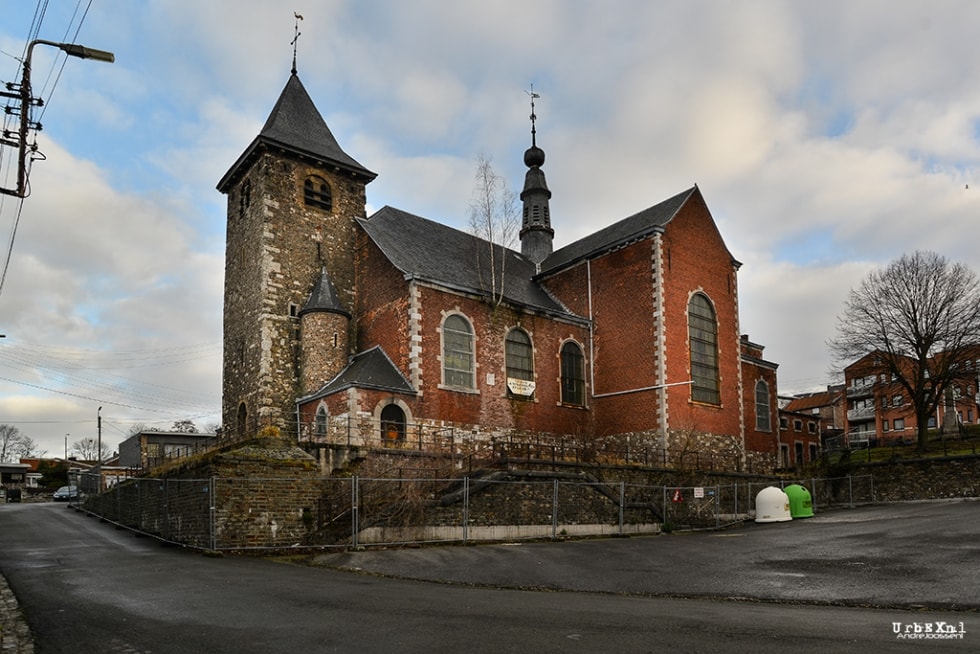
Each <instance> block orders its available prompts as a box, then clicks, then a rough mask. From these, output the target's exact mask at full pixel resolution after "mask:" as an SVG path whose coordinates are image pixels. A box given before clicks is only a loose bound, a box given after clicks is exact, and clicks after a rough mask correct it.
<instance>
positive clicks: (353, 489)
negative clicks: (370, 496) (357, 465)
mask: <svg viewBox="0 0 980 654" xmlns="http://www.w3.org/2000/svg"><path fill="white" fill-rule="evenodd" d="M350 493H351V495H350V506H351V509H350V519H351V535H350V542H351V545H353V546H354V547H357V496H358V494H359V493H360V489H359V488H358V485H357V475H354V476H353V477H351V485H350Z"/></svg>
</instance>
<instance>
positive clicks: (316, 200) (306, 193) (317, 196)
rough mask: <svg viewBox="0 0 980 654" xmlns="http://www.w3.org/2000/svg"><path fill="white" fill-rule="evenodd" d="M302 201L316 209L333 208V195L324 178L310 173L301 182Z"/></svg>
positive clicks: (328, 209)
mask: <svg viewBox="0 0 980 654" xmlns="http://www.w3.org/2000/svg"><path fill="white" fill-rule="evenodd" d="M303 202H305V203H306V204H308V205H309V206H311V207H316V208H317V209H325V210H327V211H330V210H331V209H332V208H333V195H332V194H331V193H330V185H329V184H327V182H326V180H325V179H323V178H321V177H317V176H316V175H310V176H309V177H307V178H306V180H305V181H304V182H303Z"/></svg>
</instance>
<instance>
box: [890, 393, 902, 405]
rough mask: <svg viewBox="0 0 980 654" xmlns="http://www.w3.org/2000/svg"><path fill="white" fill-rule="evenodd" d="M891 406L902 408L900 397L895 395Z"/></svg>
mask: <svg viewBox="0 0 980 654" xmlns="http://www.w3.org/2000/svg"><path fill="white" fill-rule="evenodd" d="M892 406H902V396H901V395H895V396H893V397H892Z"/></svg>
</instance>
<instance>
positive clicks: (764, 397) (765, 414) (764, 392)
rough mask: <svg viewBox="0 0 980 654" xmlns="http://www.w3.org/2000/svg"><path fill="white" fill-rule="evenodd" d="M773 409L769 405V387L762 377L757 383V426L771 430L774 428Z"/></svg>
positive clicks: (759, 428) (764, 429) (761, 429)
mask: <svg viewBox="0 0 980 654" xmlns="http://www.w3.org/2000/svg"><path fill="white" fill-rule="evenodd" d="M771 413H772V411H771V407H770V406H769V387H768V386H767V385H766V382H764V381H762V380H761V379H760V380H759V381H757V382H756V383H755V428H756V430H757V431H769V430H770V429H771V428H772V418H771V417H770V415H771Z"/></svg>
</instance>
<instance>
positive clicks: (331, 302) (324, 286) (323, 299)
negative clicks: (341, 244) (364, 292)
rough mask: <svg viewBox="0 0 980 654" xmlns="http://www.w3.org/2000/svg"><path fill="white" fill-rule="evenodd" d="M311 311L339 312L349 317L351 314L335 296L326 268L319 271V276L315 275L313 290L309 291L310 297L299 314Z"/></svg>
mask: <svg viewBox="0 0 980 654" xmlns="http://www.w3.org/2000/svg"><path fill="white" fill-rule="evenodd" d="M313 312H326V313H339V314H340V315H342V316H347V318H348V319H350V317H351V315H350V313H348V311H347V310H346V309H344V305H342V304H341V303H340V298H339V297H338V296H337V289H336V287H335V286H334V285H333V282H332V281H330V275H329V274H327V269H326V268H324V269H323V270H322V271H321V272H320V276H319V277H317V280H316V283H315V284H314V285H313V291H312V292H311V293H310V298H309V299H308V300H307V301H306V304H305V305H304V306H303V308H302V310H300V312H299V315H301V316H302V315H303V314H304V313H313Z"/></svg>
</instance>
